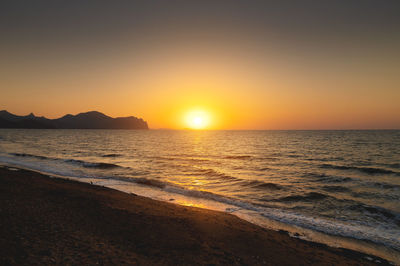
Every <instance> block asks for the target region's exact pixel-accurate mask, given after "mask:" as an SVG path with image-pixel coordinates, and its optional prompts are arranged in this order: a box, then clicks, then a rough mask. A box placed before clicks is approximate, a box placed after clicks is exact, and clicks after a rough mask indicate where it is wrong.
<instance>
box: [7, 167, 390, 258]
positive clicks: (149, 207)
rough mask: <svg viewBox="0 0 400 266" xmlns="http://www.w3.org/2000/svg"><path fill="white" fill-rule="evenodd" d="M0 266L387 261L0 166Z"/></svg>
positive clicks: (236, 220) (204, 213) (229, 217)
mask: <svg viewBox="0 0 400 266" xmlns="http://www.w3.org/2000/svg"><path fill="white" fill-rule="evenodd" d="M0 182H1V186H0V189H1V190H2V193H0V195H1V197H2V200H1V205H2V206H1V208H0V210H1V212H0V215H1V219H0V221H1V223H3V224H2V226H1V227H0V228H2V229H1V230H3V232H1V235H2V236H3V237H2V239H1V240H0V241H1V242H0V245H1V247H2V248H1V249H0V250H1V253H2V254H1V256H0V257H1V260H2V261H0V262H1V264H27V263H40V264H55V263H56V264H76V263H85V264H95V263H100V264H135V263H139V264H217V265H218V264H219V265H221V264H233V265H241V264H249V265H253V264H254V265H262V264H266V265H277V264H287V265H298V264H304V265H310V264H314V265H316V264H318V265H328V264H329V265H332V264H335V265H359V264H364V265H368V264H371V265H374V264H376V263H377V262H378V261H379V262H380V263H379V265H387V264H389V263H388V262H387V261H386V260H384V259H381V258H378V257H375V256H372V255H366V254H363V253H360V252H356V251H351V250H346V249H341V248H333V247H329V246H326V245H323V244H318V243H314V242H309V241H305V240H301V239H298V238H293V237H290V236H289V235H288V234H287V233H286V232H282V231H281V232H277V231H272V230H267V229H264V228H262V227H259V226H257V225H254V224H252V223H249V222H247V221H244V220H241V219H239V218H238V217H236V216H234V215H231V214H228V213H223V212H217V211H211V210H207V209H201V208H196V207H187V206H179V205H176V204H171V203H168V202H161V201H156V200H152V199H149V198H145V197H141V196H137V195H132V194H131V195H130V194H127V193H123V192H120V191H117V190H114V189H111V188H105V187H102V186H95V185H90V184H87V183H83V182H77V181H72V180H67V179H61V178H51V177H49V176H48V175H44V174H41V173H37V172H34V171H29V170H23V169H18V170H17V171H13V170H10V168H8V167H0Z"/></svg>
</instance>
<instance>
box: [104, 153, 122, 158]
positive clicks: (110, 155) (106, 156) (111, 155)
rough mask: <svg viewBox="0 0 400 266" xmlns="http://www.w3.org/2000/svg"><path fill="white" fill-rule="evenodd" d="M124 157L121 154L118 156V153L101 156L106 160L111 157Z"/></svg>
mask: <svg viewBox="0 0 400 266" xmlns="http://www.w3.org/2000/svg"><path fill="white" fill-rule="evenodd" d="M120 156H122V155H121V154H117V153H110V154H103V155H101V157H105V158H109V157H120Z"/></svg>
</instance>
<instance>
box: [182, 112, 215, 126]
mask: <svg viewBox="0 0 400 266" xmlns="http://www.w3.org/2000/svg"><path fill="white" fill-rule="evenodd" d="M185 123H186V125H187V126H188V127H189V128H190V129H206V128H207V127H208V126H209V124H210V115H209V113H208V112H206V111H203V110H195V111H190V112H189V113H187V115H186V119H185Z"/></svg>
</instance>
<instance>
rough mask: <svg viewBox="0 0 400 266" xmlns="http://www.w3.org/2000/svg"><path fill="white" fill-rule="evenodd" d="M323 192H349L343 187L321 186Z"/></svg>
mask: <svg viewBox="0 0 400 266" xmlns="http://www.w3.org/2000/svg"><path fill="white" fill-rule="evenodd" d="M322 189H323V190H325V191H328V192H349V191H350V189H349V188H346V187H343V186H323V187H322Z"/></svg>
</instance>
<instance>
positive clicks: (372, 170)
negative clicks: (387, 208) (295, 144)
mask: <svg viewBox="0 0 400 266" xmlns="http://www.w3.org/2000/svg"><path fill="white" fill-rule="evenodd" d="M320 168H325V169H326V168H328V169H337V170H356V171H359V172H363V173H367V174H393V175H399V176H400V173H399V172H395V171H392V170H389V169H383V168H375V167H357V166H345V165H334V164H322V165H320Z"/></svg>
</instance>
